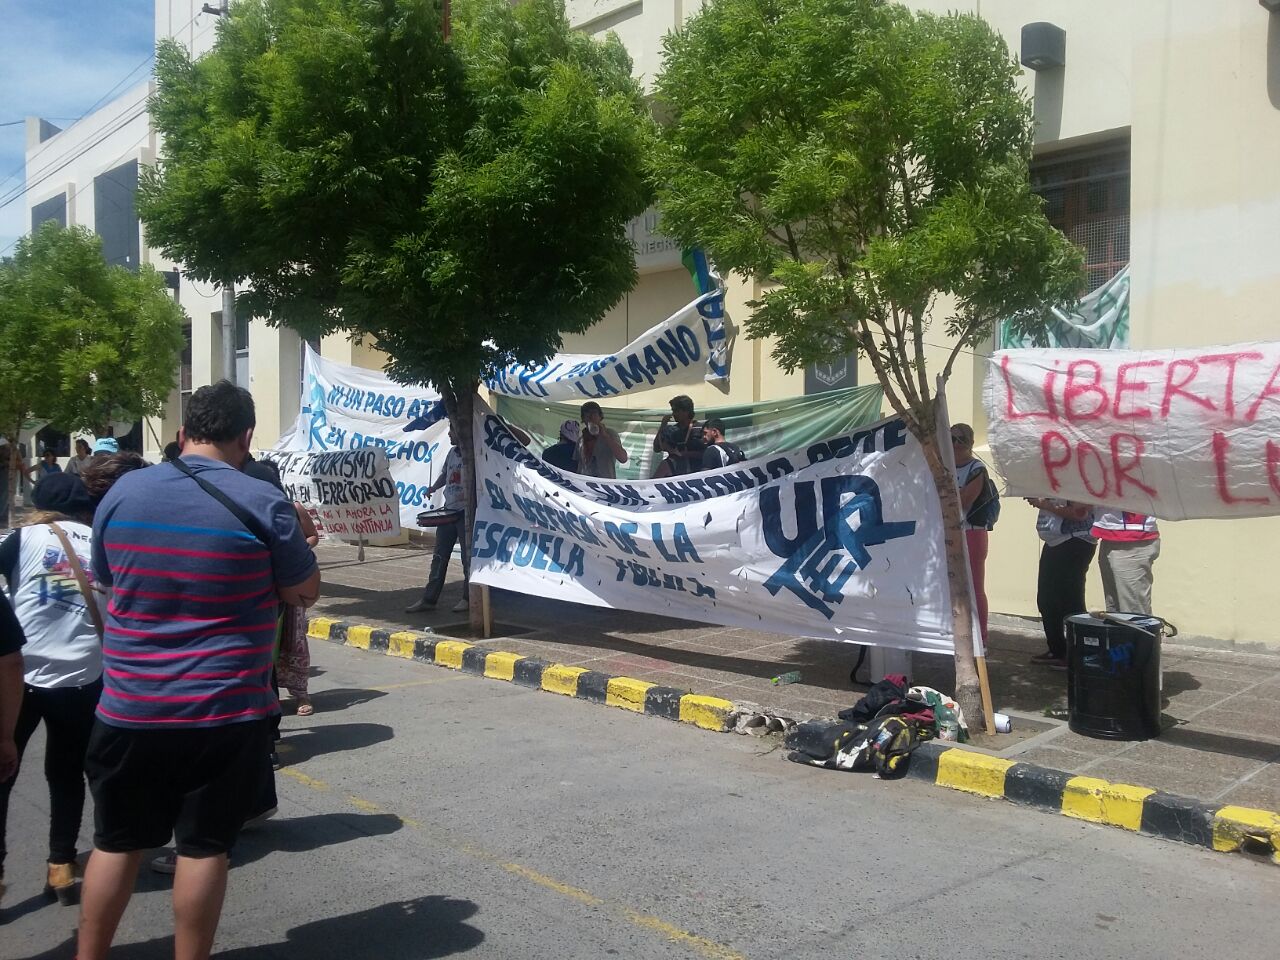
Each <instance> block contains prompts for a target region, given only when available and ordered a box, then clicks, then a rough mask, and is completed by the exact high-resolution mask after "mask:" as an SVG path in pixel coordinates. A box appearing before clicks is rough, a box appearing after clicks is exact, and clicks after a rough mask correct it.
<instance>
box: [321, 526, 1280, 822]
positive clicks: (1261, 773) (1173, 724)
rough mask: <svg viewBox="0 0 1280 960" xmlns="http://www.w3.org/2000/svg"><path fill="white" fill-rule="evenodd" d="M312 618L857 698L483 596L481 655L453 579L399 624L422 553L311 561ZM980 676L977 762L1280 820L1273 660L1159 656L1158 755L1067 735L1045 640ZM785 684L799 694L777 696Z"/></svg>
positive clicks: (338, 555) (782, 708) (342, 552)
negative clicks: (985, 678) (988, 696)
mask: <svg viewBox="0 0 1280 960" xmlns="http://www.w3.org/2000/svg"><path fill="white" fill-rule="evenodd" d="M319 554H320V559H321V565H322V567H323V568H324V579H325V586H324V597H323V599H322V600H321V602H320V604H319V605H318V607H317V608H316V611H315V613H316V614H317V615H320V616H326V617H332V618H334V619H337V620H343V621H347V622H349V623H355V624H369V625H371V626H375V627H383V628H388V629H393V630H398V629H405V628H409V629H417V630H432V631H434V632H436V633H441V634H445V635H449V636H455V637H459V638H465V639H468V640H471V641H472V642H478V643H479V644H481V645H482V646H484V647H487V648H489V649H493V650H504V651H509V652H512V653H517V654H521V655H525V656H533V657H540V658H542V659H544V660H548V661H551V662H554V663H561V664H566V665H569V666H580V667H585V668H587V669H589V670H594V671H599V672H601V673H606V674H612V675H625V676H629V677H634V678H637V679H640V680H646V681H649V682H651V683H657V684H660V685H662V686H666V687H675V688H678V689H681V690H688V691H691V692H694V693H698V694H705V695H708V696H715V697H722V698H725V699H727V700H733V701H747V702H752V703H757V704H760V705H761V706H763V707H765V708H767V709H768V710H769V711H771V712H775V713H777V714H779V715H782V716H786V717H792V718H795V719H797V720H806V719H810V718H814V717H833V716H835V714H836V713H837V712H838V711H840V710H842V709H844V708H845V707H848V706H852V705H853V703H854V702H855V701H856V700H857V699H858V697H859V696H860V695H861V692H860V691H859V690H855V689H854V688H853V687H852V686H851V685H850V682H849V671H850V668H851V667H852V666H853V663H854V662H855V660H856V656H857V655H856V651H855V649H854V648H853V647H851V646H846V645H844V644H839V643H832V642H828V641H818V640H804V639H794V638H787V637H782V636H777V635H774V634H766V633H757V632H753V631H750V630H741V629H734V628H728V627H720V626H714V625H707V624H692V623H687V622H684V621H679V620H671V619H667V618H662V617H656V616H648V615H644V614H639V613H632V612H628V611H615V610H603V609H598V608H593V607H585V606H579V605H576V604H569V603H562V602H558V601H553V600H546V599H542V598H537V597H529V596H524V595H521V594H514V593H506V592H504V591H498V590H495V591H493V598H494V618H495V624H496V628H495V636H494V638H493V639H490V640H483V641H476V640H475V639H474V638H471V637H470V636H469V633H468V632H467V631H466V629H465V623H464V621H465V620H466V617H465V615H462V614H453V613H450V612H448V611H449V609H450V608H451V607H452V606H453V605H454V603H455V602H456V601H457V600H458V599H459V597H460V596H461V592H460V583H459V582H458V578H460V577H461V568H460V565H459V564H458V563H457V561H456V557H455V563H454V564H453V567H452V569H451V571H450V572H451V575H452V576H453V578H454V580H453V582H451V583H450V585H449V586H448V587H447V588H446V590H445V592H444V595H443V597H442V598H441V601H440V606H439V608H438V609H437V610H436V611H434V612H432V613H426V614H406V613H404V612H403V610H404V608H405V607H406V606H407V605H408V604H410V603H412V602H413V601H414V600H416V599H417V597H418V595H419V591H420V590H421V586H422V582H423V580H424V579H425V575H426V570H427V567H428V565H429V563H430V557H431V554H430V549H429V545H426V546H423V545H418V544H410V545H408V546H403V547H390V548H366V562H364V563H360V562H358V561H357V559H356V548H355V547H352V546H349V545H345V544H334V543H329V542H326V543H324V544H322V546H321V548H320V550H319ZM994 619H995V621H996V622H993V626H992V631H991V641H990V650H989V651H988V658H987V663H988V667H989V668H990V673H991V683H992V689H993V691H994V698H995V702H996V709H998V710H1001V711H1002V712H1005V713H1009V714H1010V715H1011V716H1013V718H1014V734H1013V735H1010V736H1003V737H992V738H989V739H988V738H983V739H982V740H981V741H980V742H979V744H978V745H979V746H980V747H984V748H986V749H990V750H993V751H996V752H998V753H999V754H1000V755H1001V756H1003V757H1006V758H1009V759H1016V760H1018V761H1019V762H1026V763H1032V764H1037V765H1042V766H1045V767H1051V768H1054V769H1057V770H1061V771H1065V772H1067V773H1071V774H1086V775H1089V776H1092V777H1098V778H1102V779H1106V780H1111V781H1117V782H1123V783H1130V784H1140V785H1142V786H1144V787H1150V788H1152V789H1156V790H1161V791H1167V792H1170V793H1175V794H1179V795H1182V796H1186V797H1192V798H1196V799H1199V800H1202V801H1205V802H1209V803H1217V804H1223V805H1226V804H1233V805H1239V806H1246V807H1259V808H1263V809H1267V810H1280V708H1277V705H1276V704H1277V701H1280V656H1271V655H1266V654H1243V653H1236V652H1227V651H1219V650H1211V649H1204V648H1198V647H1193V646H1184V645H1181V644H1178V643H1176V642H1173V643H1166V644H1165V647H1164V656H1163V667H1164V688H1165V697H1166V704H1165V708H1164V713H1165V722H1166V728H1165V731H1164V733H1163V735H1162V736H1161V737H1160V738H1159V739H1158V740H1151V741H1147V742H1142V743H1123V742H1114V741H1106V740H1094V739H1091V738H1088V737H1082V736H1079V735H1077V734H1074V733H1072V732H1071V731H1069V730H1068V729H1067V726H1066V723H1065V721H1063V720H1060V719H1056V717H1055V714H1056V715H1059V716H1060V715H1062V714H1063V713H1065V707H1066V684H1065V677H1066V675H1065V674H1064V673H1060V672H1055V671H1052V670H1049V669H1047V668H1045V667H1041V666H1036V665H1033V664H1031V663H1030V662H1029V658H1030V657H1031V656H1032V655H1033V654H1035V653H1038V652H1040V651H1041V650H1042V649H1043V647H1044V641H1043V639H1041V638H1040V637H1039V636H1038V634H1036V633H1035V632H1033V630H1031V629H1028V625H1027V623H1026V621H1020V620H1017V619H1016V618H1011V617H1001V618H994ZM913 659H914V664H913V667H914V669H913V671H912V681H913V682H919V683H926V684H929V685H930V686H934V687H937V688H938V689H940V690H943V691H949V690H950V689H951V688H952V686H953V684H954V673H953V667H952V661H951V659H950V658H949V657H938V656H929V655H922V654H916V655H915V656H914V658H913ZM789 670H798V671H800V673H801V675H802V679H801V681H800V682H799V683H794V684H789V685H786V686H774V685H773V684H772V683H771V682H770V680H771V678H772V677H774V676H777V675H778V674H781V673H785V672H787V671H789Z"/></svg>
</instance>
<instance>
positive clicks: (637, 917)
mask: <svg viewBox="0 0 1280 960" xmlns="http://www.w3.org/2000/svg"><path fill="white" fill-rule="evenodd" d="M623 916H625V917H626V918H627V920H628V921H629V922H630V923H633V924H635V925H636V926H637V927H644V928H645V929H646V930H653V931H655V932H657V933H660V934H662V935H663V936H664V937H666V938H667V939H668V940H672V941H674V942H676V943H682V944H684V945H685V946H686V947H689V948H690V949H692V950H695V951H697V952H698V953H700V954H702V956H704V957H707V958H709V960H746V957H744V956H743V955H742V954H740V953H738V952H737V951H736V950H731V949H730V948H729V947H726V946H725V945H724V944H723V943H716V942H715V941H714V940H708V939H707V938H706V937H700V936H698V935H697V934H694V933H690V932H689V931H688V930H681V929H680V928H679V927H676V926H672V925H671V924H669V923H667V921H665V920H663V919H662V918H661V917H655V916H652V915H650V914H647V913H636V912H635V911H634V910H624V911H623Z"/></svg>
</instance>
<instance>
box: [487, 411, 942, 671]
mask: <svg viewBox="0 0 1280 960" xmlns="http://www.w3.org/2000/svg"><path fill="white" fill-rule="evenodd" d="M482 406H483V405H481V407H482ZM474 426H475V441H476V473H477V491H478V495H479V502H478V509H477V513H476V522H475V538H474V541H473V551H472V561H471V578H472V582H473V583H481V584H488V585H489V586H493V587H501V588H502V589H504V590H514V591H517V592H519V593H528V594H533V595H537V596H543V597H554V598H556V599H559V600H568V601H572V602H575V603H585V604H591V605H594V606H599V607H610V608H614V609H622V610H639V611H643V612H645V613H660V614H664V615H667V616H672V617H679V618H682V619H685V620H693V621H698V622H703V623H720V624H725V625H727V626H736V627H747V628H750V629H755V630H762V631H770V632H775V633H781V634H786V635H790V636H800V637H817V638H821V639H827V640H843V641H851V642H854V643H865V644H874V645H879V646H886V647H897V648H900V649H907V650H922V651H926V652H929V653H948V654H949V653H952V652H953V649H954V633H953V630H952V620H951V597H950V591H949V589H948V586H947V575H946V548H945V543H944V527H943V521H942V511H941V507H940V505H939V501H938V492H937V489H936V487H935V486H934V483H933V479H932V476H931V474H930V472H929V467H928V465H927V463H926V461H925V457H924V453H923V450H922V449H921V446H920V444H919V443H918V442H917V441H916V440H915V439H914V438H913V437H912V436H911V434H910V433H909V432H908V431H907V429H906V427H905V425H904V423H903V422H902V421H901V420H900V419H897V418H890V419H887V420H881V421H878V422H876V423H871V424H867V425H866V426H861V427H858V428H857V429H855V430H853V431H852V432H849V433H843V434H840V435H837V436H833V437H830V438H827V439H825V440H821V441H818V442H814V443H810V444H809V445H808V446H805V447H802V448H800V449H797V450H794V451H791V452H788V453H783V454H771V455H768V456H764V457H759V458H757V459H754V460H748V461H746V462H744V463H740V464H736V465H734V466H731V467H725V468H722V469H719V470H710V471H706V472H704V473H699V474H693V475H688V476H682V477H674V478H670V479H665V480H631V481H626V480H597V479H594V478H590V477H582V476H578V475H575V474H567V473H561V472H560V471H558V470H556V469H555V468H553V467H551V466H549V465H547V464H546V463H544V462H543V461H541V460H539V459H538V458H537V457H535V456H534V455H533V454H531V453H530V452H529V451H528V450H527V449H526V448H525V447H524V446H522V445H521V444H520V443H519V441H517V440H516V438H515V437H514V436H512V434H511V432H510V431H509V430H508V429H507V428H506V426H504V425H503V423H502V421H501V420H499V419H498V418H497V417H496V416H494V415H493V414H492V412H491V411H489V410H488V409H487V408H481V409H478V411H477V413H476V417H475V425H474Z"/></svg>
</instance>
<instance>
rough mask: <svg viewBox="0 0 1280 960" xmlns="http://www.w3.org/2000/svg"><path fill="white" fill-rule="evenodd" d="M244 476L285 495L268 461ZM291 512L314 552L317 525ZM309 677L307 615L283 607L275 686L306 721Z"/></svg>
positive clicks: (247, 468)
mask: <svg viewBox="0 0 1280 960" xmlns="http://www.w3.org/2000/svg"><path fill="white" fill-rule="evenodd" d="M244 472H245V473H247V474H248V475H249V476H251V477H254V478H255V479H258V480H262V481H264V482H266V483H269V484H271V485H272V486H273V487H275V488H276V489H277V490H279V491H280V492H281V493H284V492H285V490H284V484H283V483H281V482H280V468H279V467H277V466H276V465H275V464H274V463H272V462H271V461H270V460H250V461H249V462H247V463H246V464H245V465H244ZM293 509H294V510H295V511H297V514H298V523H299V524H300V525H301V526H302V536H303V537H304V538H305V539H306V541H307V545H308V546H310V547H311V548H312V549H315V546H316V544H318V543H319V542H320V534H319V533H318V532H317V530H316V525H315V523H314V522H313V521H312V519H311V514H309V513H307V508H306V507H304V506H303V505H302V504H300V503H298V502H297V501H294V504H293ZM310 675H311V650H310V648H309V647H308V646H307V611H306V609H305V608H303V607H294V606H287V605H286V606H285V608H284V616H283V618H282V622H281V626H280V645H279V649H278V650H277V651H276V682H277V683H278V684H279V685H280V686H282V687H284V688H285V689H286V690H288V691H289V695H290V696H291V697H293V700H294V703H296V704H297V705H298V709H297V715H298V716H300V717H309V716H311V715H312V714H313V713H315V707H314V706H312V704H311V697H310V696H309V695H308V693H307V680H308V678H309V677H310Z"/></svg>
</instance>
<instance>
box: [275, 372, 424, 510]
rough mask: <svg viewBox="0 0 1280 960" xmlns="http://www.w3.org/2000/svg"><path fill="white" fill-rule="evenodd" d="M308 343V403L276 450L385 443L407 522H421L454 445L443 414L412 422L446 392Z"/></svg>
mask: <svg viewBox="0 0 1280 960" xmlns="http://www.w3.org/2000/svg"><path fill="white" fill-rule="evenodd" d="M305 349H306V356H305V357H304V360H303V396H302V409H301V411H300V412H299V414H298V420H297V422H296V423H295V424H294V426H293V429H292V430H290V431H289V432H288V433H286V434H285V435H284V436H282V437H281V438H280V440H279V442H278V443H276V446H275V449H276V450H278V451H289V452H308V453H334V452H339V451H343V450H359V449H362V448H365V447H379V448H381V449H382V450H383V451H384V452H385V453H386V457H387V463H388V465H389V467H390V470H391V479H392V482H393V483H394V484H395V488H396V496H397V497H398V498H399V501H400V523H402V524H403V525H405V526H408V527H416V525H417V516H418V514H419V513H421V512H422V511H423V510H424V509H425V508H426V507H427V506H429V501H428V498H427V488H428V487H430V486H431V484H432V483H433V482H434V481H435V479H436V476H437V475H438V474H439V472H440V467H441V465H442V464H443V463H444V458H445V455H446V454H448V452H449V424H448V421H444V420H442V421H440V422H439V423H436V424H434V425H432V426H431V427H429V428H428V429H426V430H415V431H410V432H405V429H404V428H405V427H406V426H407V425H408V424H410V423H412V422H413V421H414V420H416V419H418V418H419V417H421V416H423V415H424V414H425V413H426V412H427V411H428V410H430V409H431V407H432V405H433V404H434V403H435V402H436V401H437V400H439V399H440V395H439V394H438V393H436V392H435V391H434V390H431V389H430V388H427V387H406V386H405V385H404V384H400V383H396V382H395V381H394V380H392V379H391V378H390V377H388V376H386V375H385V374H382V373H380V372H378V371H377V370H365V369H363V368H361V367H350V366H347V365H346V364H344V363H335V362H334V361H332V360H326V359H324V358H323V357H321V356H318V355H317V354H316V353H315V351H314V350H312V349H311V348H310V347H306V348H305Z"/></svg>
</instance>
